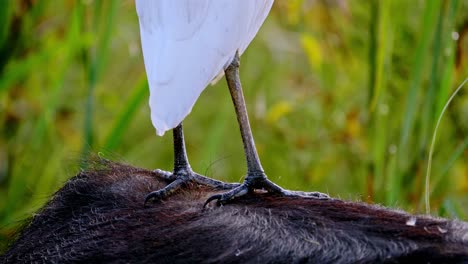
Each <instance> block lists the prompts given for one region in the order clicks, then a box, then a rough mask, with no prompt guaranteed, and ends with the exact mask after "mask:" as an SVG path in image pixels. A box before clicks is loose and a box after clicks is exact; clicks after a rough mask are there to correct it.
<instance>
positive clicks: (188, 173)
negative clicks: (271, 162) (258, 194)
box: [145, 124, 240, 204]
mask: <svg viewBox="0 0 468 264" xmlns="http://www.w3.org/2000/svg"><path fill="white" fill-rule="evenodd" d="M173 137H174V172H173V173H170V172H166V171H161V170H158V171H157V172H158V173H159V174H160V175H161V176H162V177H163V178H164V180H166V181H169V182H171V183H169V184H168V185H167V186H166V187H164V188H162V189H160V190H157V191H153V192H150V193H149V194H148V195H147V196H146V198H145V204H146V203H147V202H148V201H149V200H151V199H154V200H161V199H164V198H166V197H168V196H169V195H171V194H173V193H174V192H175V191H177V190H178V189H180V188H181V187H182V186H184V185H186V184H187V183H190V182H194V183H198V184H201V185H206V186H210V187H213V188H216V189H223V190H229V189H233V188H235V187H238V186H240V184H237V183H225V182H221V181H217V180H213V179H210V178H208V177H205V176H203V175H200V174H198V173H195V172H193V171H192V168H191V167H190V164H189V162H188V158H187V152H186V150H185V141H184V132H183V128H182V124H180V125H178V126H177V127H176V128H174V130H173Z"/></svg>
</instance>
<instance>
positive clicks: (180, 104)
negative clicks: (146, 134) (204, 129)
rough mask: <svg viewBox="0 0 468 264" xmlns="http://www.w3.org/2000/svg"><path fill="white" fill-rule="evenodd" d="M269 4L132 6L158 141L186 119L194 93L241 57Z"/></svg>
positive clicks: (149, 1) (145, 2)
mask: <svg viewBox="0 0 468 264" xmlns="http://www.w3.org/2000/svg"><path fill="white" fill-rule="evenodd" d="M272 4H273V0H137V1H136V8H137V13H138V17H139V21H140V33H141V43H142V49H143V57H144V61H145V67H146V73H147V76H148V83H149V87H150V100H149V103H150V107H151V120H152V122H153V125H154V127H155V128H156V132H157V134H158V135H160V136H161V135H163V134H164V132H166V131H167V130H169V129H172V128H174V127H176V126H177V125H178V124H179V123H180V122H182V120H183V119H184V118H185V117H186V116H187V115H188V114H189V113H190V111H191V110H192V107H193V105H194V104H195V102H196V100H197V99H198V97H199V96H200V93H201V92H202V91H203V90H204V89H205V88H206V87H207V86H208V84H209V83H210V82H211V81H212V80H213V79H214V78H215V77H216V76H217V75H218V74H220V73H222V71H223V70H224V69H225V68H226V67H227V66H228V65H229V63H230V62H231V60H232V59H233V57H234V55H235V53H236V51H237V50H238V51H239V53H240V54H242V53H243V52H244V51H245V49H246V48H247V46H248V45H249V44H250V42H251V41H252V39H253V38H254V36H255V35H256V34H257V31H258V30H259V28H260V26H261V25H262V24H263V21H264V20H265V18H266V16H267V15H268V13H269V11H270V9H271V6H272Z"/></svg>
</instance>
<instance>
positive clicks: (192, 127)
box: [0, 0, 468, 248]
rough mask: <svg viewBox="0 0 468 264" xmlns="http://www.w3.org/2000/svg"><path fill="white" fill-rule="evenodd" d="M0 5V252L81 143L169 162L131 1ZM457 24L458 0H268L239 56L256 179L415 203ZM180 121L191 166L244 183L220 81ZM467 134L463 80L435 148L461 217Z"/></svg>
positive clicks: (441, 201) (436, 177)
mask: <svg viewBox="0 0 468 264" xmlns="http://www.w3.org/2000/svg"><path fill="white" fill-rule="evenodd" d="M0 3H1V6H2V7H1V9H0V20H1V21H0V245H1V246H0V248H1V247H5V244H6V243H7V241H8V240H9V239H11V235H12V234H13V233H14V231H15V230H16V229H17V228H18V226H19V225H20V224H21V223H23V221H24V219H26V218H27V217H29V216H31V215H32V214H33V213H34V212H35V211H36V210H37V209H38V208H40V207H41V206H42V205H43V204H44V203H45V202H46V201H47V200H48V199H49V198H50V196H51V195H52V194H53V192H54V191H56V190H57V189H58V188H60V186H61V185H63V184H64V182H65V181H66V180H67V179H68V178H70V177H72V176H73V175H75V174H76V173H77V172H78V171H79V170H80V168H81V169H83V168H85V167H86V163H84V162H80V160H85V159H86V157H87V155H89V153H99V155H100V156H103V157H105V158H108V159H112V160H117V161H122V162H126V163H129V164H132V165H135V166H141V167H145V168H149V169H154V168H162V169H166V170H170V169H171V167H172V136H171V133H167V134H166V135H165V136H164V137H157V136H156V134H155V131H154V129H153V127H152V126H151V122H150V117H149V107H148V87H147V83H146V76H145V71H144V66H143V60H142V56H141V50H140V43H139V27H138V20H137V15H136V12H135V7H134V2H133V1H130V0H126V1H117V0H106V1H99V0H83V1H78V0H77V1H72V0H67V1H46V0H41V1H40V0H37V1H34V0H18V1H8V0H0ZM467 32H468V2H467V1H462V0H440V1H437V0H434V1H429V0H427V1H422V0H418V1H406V0H369V1H358V0H329V1H325V0H323V1H319V0H276V2H275V5H274V8H273V10H272V13H271V14H270V16H269V18H268V19H267V21H266V23H265V24H264V26H263V27H262V29H261V31H260V33H259V34H258V36H257V37H256V39H255V40H254V42H253V43H252V44H251V46H250V48H249V49H248V50H247V51H246V53H245V54H244V55H243V56H242V67H241V74H242V80H243V84H244V89H245V97H246V100H247V106H248V110H249V114H250V118H251V123H252V128H253V132H254V135H255V139H256V144H257V147H258V149H259V154H260V156H261V158H262V161H263V165H264V168H265V169H266V171H267V174H268V175H269V177H270V178H271V179H273V180H274V181H275V182H277V183H279V184H281V185H282V186H284V187H286V188H291V189H301V190H310V191H312V190H318V191H322V192H326V193H329V194H330V195H331V196H334V197H340V198H344V199H351V200H363V201H367V202H372V203H379V204H384V205H386V206H391V207H398V208H402V209H405V210H409V211H410V212H415V213H422V212H423V208H424V203H423V194H424V174H425V171H426V166H427V156H428V155H427V153H428V149H429V145H430V140H431V137H432V134H433V132H434V126H435V122H436V120H437V118H438V116H439V115H440V113H441V109H442V108H443V106H444V104H445V103H446V102H447V100H448V97H449V96H450V94H451V93H452V92H453V91H454V89H455V88H456V87H457V86H458V85H459V84H460V83H461V82H462V81H463V80H464V79H465V78H466V77H467V76H468V67H467V64H468V55H467V54H468V44H467V43H468V34H467ZM213 37H215V36H213ZM200 63H203V62H200ZM184 124H185V126H184V127H185V132H186V140H187V145H188V153H189V157H190V161H191V164H192V166H193V168H194V169H195V170H196V171H198V172H200V173H204V174H206V175H208V176H211V177H214V178H217V179H221V180H227V181H241V180H242V177H243V175H244V174H245V171H246V167H245V162H244V156H243V149H242V142H241V138H240V133H239V129H238V126H237V121H236V118H235V115H234V110H233V107H232V103H231V99H230V97H229V92H228V90H227V88H226V85H225V82H224V81H220V82H219V83H218V84H216V85H215V86H213V87H208V88H207V89H206V90H205V92H204V93H203V94H202V96H201V97H200V99H199V100H198V102H197V104H196V105H195V107H194V109H193V111H192V113H191V114H190V115H189V116H188V118H187V119H186V121H185V122H184ZM467 145H468V87H465V88H463V89H462V90H461V92H460V93H459V94H458V95H457V97H456V98H455V99H454V101H453V102H452V104H451V105H450V106H449V108H448V110H447V113H446V115H445V116H444V118H443V120H442V123H441V127H440V129H439V135H438V140H437V142H436V145H435V152H434V159H433V164H432V165H433V173H432V175H431V186H430V197H431V206H432V213H433V214H435V215H440V216H445V217H457V218H461V219H464V220H466V219H467V217H468V195H467V192H468V162H467V160H468V151H467Z"/></svg>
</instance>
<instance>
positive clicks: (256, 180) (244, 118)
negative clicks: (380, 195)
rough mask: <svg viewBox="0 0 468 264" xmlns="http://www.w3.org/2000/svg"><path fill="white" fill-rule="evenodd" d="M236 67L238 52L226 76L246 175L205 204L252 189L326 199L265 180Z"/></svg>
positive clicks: (324, 195)
mask: <svg viewBox="0 0 468 264" xmlns="http://www.w3.org/2000/svg"><path fill="white" fill-rule="evenodd" d="M239 66H240V59H239V53H236V56H234V59H233V61H232V62H231V64H230V65H229V67H227V69H226V70H225V75H226V80H227V84H228V87H229V91H230V93H231V97H232V101H233V103H234V108H235V110H236V115H237V121H238V123H239V128H240V132H241V137H242V141H243V144H244V152H245V158H246V160H247V176H246V178H245V180H244V183H243V184H242V185H240V186H239V187H237V188H234V189H232V190H231V191H228V192H226V193H223V194H216V195H213V196H211V197H210V198H208V200H207V201H206V202H205V205H207V204H208V203H209V202H211V201H213V200H218V202H219V203H226V202H227V201H229V200H232V199H234V198H236V197H240V196H243V195H245V194H247V193H249V192H253V191H254V190H255V189H265V190H267V191H268V192H271V193H276V194H279V195H281V196H306V197H313V198H328V195H326V194H323V193H319V192H309V193H306V192H297V191H289V190H284V189H283V188H281V187H280V186H278V185H276V184H275V183H273V182H271V181H270V180H268V178H267V176H266V174H265V172H264V171H263V168H262V165H261V163H260V158H259V156H258V153H257V149H256V148H255V142H254V139H253V136H252V131H251V129H250V123H249V117H248V114H247V108H246V106H245V100H244V94H243V92H242V85H241V81H240V76H239Z"/></svg>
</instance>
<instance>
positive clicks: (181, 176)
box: [144, 169, 240, 206]
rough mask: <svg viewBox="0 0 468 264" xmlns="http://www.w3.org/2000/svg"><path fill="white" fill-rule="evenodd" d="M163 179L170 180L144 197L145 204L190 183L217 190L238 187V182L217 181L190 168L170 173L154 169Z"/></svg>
mask: <svg viewBox="0 0 468 264" xmlns="http://www.w3.org/2000/svg"><path fill="white" fill-rule="evenodd" d="M155 173H157V174H158V175H159V176H160V177H161V178H163V180H165V181H168V182H170V183H169V184H168V185H167V186H166V187H164V188H162V189H160V190H157V191H153V192H150V193H149V194H148V195H146V197H145V203H144V204H145V206H146V204H147V203H148V202H149V201H150V200H154V201H159V200H162V199H165V198H167V197H168V196H170V195H172V194H173V193H174V192H176V191H177V190H179V189H181V188H182V187H184V186H186V185H187V184H190V183H197V184H200V185H205V186H209V187H212V188H215V189H218V190H230V189H233V188H236V187H239V186H240V184H239V183H225V182H222V181H217V180H214V179H211V178H208V177H205V176H203V175H200V174H198V173H195V172H193V171H192V170H191V169H183V170H178V171H177V172H175V173H171V172H168V171H163V170H159V169H158V170H155Z"/></svg>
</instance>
